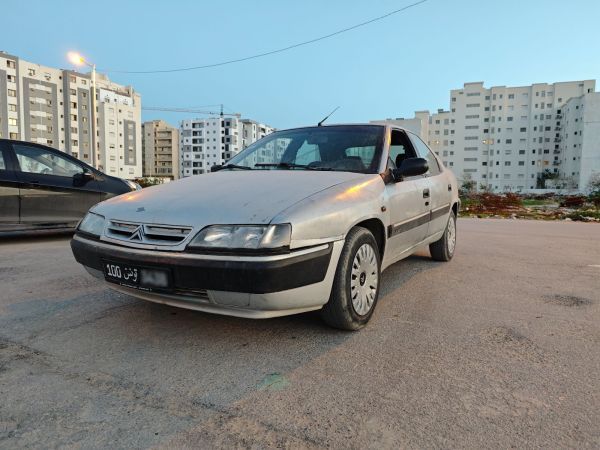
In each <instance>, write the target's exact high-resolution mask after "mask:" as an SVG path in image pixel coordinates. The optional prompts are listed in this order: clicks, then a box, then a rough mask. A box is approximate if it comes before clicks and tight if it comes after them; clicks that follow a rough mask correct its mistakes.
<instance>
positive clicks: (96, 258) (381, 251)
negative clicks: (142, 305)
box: [71, 125, 459, 329]
mask: <svg viewBox="0 0 600 450" xmlns="http://www.w3.org/2000/svg"><path fill="white" fill-rule="evenodd" d="M302 152H303V153H302ZM311 152H312V153H311ZM301 153H302V154H301ZM265 154H267V156H261V155H265ZM268 155H272V156H268ZM290 155H291V156H292V158H291V157H290ZM261 158H262V159H261ZM265 159H266V160H267V161H268V162H267V163H261V162H260V161H261V160H265ZM311 159H314V160H313V161H310V160H311ZM269 161H274V162H269ZM307 161H308V163H307ZM299 162H302V163H303V164H300V163H299ZM220 169H221V170H218V171H216V172H213V173H210V174H205V175H199V176H194V177H189V178H185V179H182V180H180V181H177V182H173V183H169V184H167V185H163V186H157V187H152V188H147V189H144V190H142V191H137V192H132V193H128V194H125V195H122V196H119V197H115V198H112V199H110V200H107V201H105V202H102V203H100V204H98V205H96V206H94V207H93V208H92V209H91V210H90V212H89V214H88V215H87V216H86V217H85V218H84V219H83V221H82V223H81V224H80V225H79V228H78V231H77V233H76V234H75V236H74V237H73V240H72V242H71V246H72V250H73V254H74V256H75V258H76V260H77V261H78V262H80V263H81V264H83V265H84V267H85V268H86V269H87V270H88V272H90V273H91V274H92V275H94V276H96V277H98V278H101V279H105V280H106V281H108V282H109V285H110V286H111V287H112V288H114V289H115V290H118V291H121V292H124V293H127V294H131V295H134V296H136V297H139V298H142V299H145V300H150V301H153V302H158V303H165V304H169V305H173V306H178V307H183V308H190V309H196V310H200V311H205V312H211V313H219V314H227V315H233V316H239V317H247V318H268V317H275V316H281V315H287V314H294V313H300V312H305V311H311V310H319V309H323V311H324V317H325V319H326V321H327V322H328V323H330V324H331V325H333V326H336V327H339V328H345V329H358V328H360V327H362V326H363V325H364V324H366V322H367V321H368V320H369V318H370V317H371V315H372V313H373V309H374V307H375V304H376V302H377V297H378V292H379V285H380V280H379V279H380V273H381V271H382V270H384V269H385V268H386V267H388V266H389V265H391V264H393V263H395V262H396V261H398V260H400V259H402V258H404V257H406V256H408V255H410V254H412V253H413V252H414V251H416V250H417V249H419V248H421V247H423V246H427V245H430V248H431V250H432V256H434V258H435V259H439V260H449V259H450V258H452V255H453V253H454V248H455V242H456V215H457V212H458V207H459V199H458V190H457V185H456V179H455V177H454V175H453V174H452V173H451V172H450V171H449V170H448V169H446V168H444V167H443V166H442V164H441V162H439V161H438V159H437V158H436V156H435V155H434V154H433V153H432V152H431V151H430V150H429V149H428V148H427V146H426V145H425V144H424V143H423V142H422V141H421V140H420V139H419V138H418V137H417V136H416V135H414V134H412V133H410V132H408V131H406V130H403V129H401V128H397V127H392V126H388V125H331V126H324V127H308V128H300V129H294V130H285V131H279V132H276V133H274V134H272V135H269V136H267V137H265V138H263V139H262V140H260V141H258V142H257V143H255V144H253V145H252V146H250V147H248V148H247V149H245V150H244V151H242V152H241V153H240V154H238V155H237V156H236V157H234V158H233V159H232V160H231V161H230V163H229V165H226V166H224V167H223V168H220ZM235 242H238V244H235ZM239 242H242V244H239Z"/></svg>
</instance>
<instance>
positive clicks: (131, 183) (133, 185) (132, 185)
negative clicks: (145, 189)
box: [123, 180, 142, 191]
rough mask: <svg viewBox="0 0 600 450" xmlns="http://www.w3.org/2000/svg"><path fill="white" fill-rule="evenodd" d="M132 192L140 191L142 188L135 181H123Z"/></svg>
mask: <svg viewBox="0 0 600 450" xmlns="http://www.w3.org/2000/svg"><path fill="white" fill-rule="evenodd" d="M123 181H124V182H125V183H126V184H127V186H129V188H130V189H131V190H132V191H139V190H140V189H142V187H141V186H140V185H139V184H137V183H136V182H135V181H130V180H123Z"/></svg>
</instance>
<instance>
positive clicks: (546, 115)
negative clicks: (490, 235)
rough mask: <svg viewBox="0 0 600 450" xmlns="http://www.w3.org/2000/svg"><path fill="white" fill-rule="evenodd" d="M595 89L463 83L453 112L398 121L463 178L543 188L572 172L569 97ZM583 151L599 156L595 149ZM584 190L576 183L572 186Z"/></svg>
mask: <svg viewBox="0 0 600 450" xmlns="http://www.w3.org/2000/svg"><path fill="white" fill-rule="evenodd" d="M594 90H595V81H594V80H584V81H571V82H561V83H553V84H545V83H540V84H533V85H531V86H521V87H506V86H494V87H491V88H485V87H484V85H483V82H477V83H465V84H464V86H463V88H462V89H453V90H452V91H450V110H448V111H444V110H438V112H437V113H434V114H431V115H429V114H428V113H427V112H426V111H419V112H418V113H415V118H413V119H404V120H400V121H397V120H396V121H394V123H398V124H399V125H402V124H403V123H407V124H408V125H409V127H408V129H411V130H417V129H418V133H419V135H420V136H421V138H422V139H424V140H425V141H427V142H428V144H429V145H430V147H431V149H432V150H433V151H435V152H436V153H437V154H438V155H439V156H440V157H441V159H442V161H443V163H444V164H445V165H446V166H447V167H449V168H451V169H452V170H453V171H454V173H455V174H456V176H457V177H458V178H459V179H460V180H471V181H474V182H475V183H476V185H477V187H478V188H486V189H490V190H492V191H495V192H506V191H513V192H527V191H531V190H536V189H540V188H545V187H546V186H545V180H546V179H547V178H561V177H564V176H565V174H566V173H567V172H568V171H569V170H570V169H568V168H567V167H565V168H564V169H563V168H562V167H561V165H562V164H563V161H564V160H565V156H566V155H567V154H568V153H569V151H570V149H568V148H566V147H565V145H564V144H563V143H562V138H561V130H562V128H563V125H564V122H563V120H564V119H563V117H562V113H563V109H564V106H565V104H566V103H567V102H568V101H569V100H570V99H573V98H577V97H582V96H585V95H588V94H591V93H593V92H594ZM417 114H418V116H417ZM415 120H417V121H420V122H421V125H420V126H416V125H415V123H414V122H415ZM425 122H427V123H425ZM415 132H417V131H415ZM586 142H587V141H586ZM584 144H585V143H582V145H584ZM587 145H588V147H589V146H590V145H591V142H590V143H588V144H587ZM585 154H589V155H590V156H589V158H598V159H600V153H599V150H598V148H597V147H596V148H592V147H590V148H589V149H587V150H586V153H585ZM570 172H580V171H579V170H575V171H574V170H570ZM582 188H583V187H582V186H581V185H580V183H577V187H576V188H574V189H582Z"/></svg>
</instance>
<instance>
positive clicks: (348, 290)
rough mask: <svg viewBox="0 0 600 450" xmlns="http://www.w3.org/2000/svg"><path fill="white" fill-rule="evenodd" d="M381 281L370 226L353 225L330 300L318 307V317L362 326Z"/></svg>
mask: <svg viewBox="0 0 600 450" xmlns="http://www.w3.org/2000/svg"><path fill="white" fill-rule="evenodd" d="M353 266H356V267H353ZM353 272H354V273H353ZM380 284H381V261H380V257H379V248H378V246H377V241H375V238H374V237H373V235H372V234H371V232H370V231H369V230H367V229H365V228H361V227H355V228H352V229H351V230H350V232H349V233H348V235H347V236H346V242H345V243H344V248H343V249H342V253H341V255H340V260H339V262H338V266H337V269H336V273H335V279H334V281H333V287H332V289H331V295H330V296H329V302H327V304H326V305H325V306H324V307H323V309H322V310H321V317H322V318H323V320H324V321H325V322H326V323H327V324H328V325H330V326H332V327H334V328H340V329H342V330H351V331H354V330H359V329H361V328H362V327H364V326H365V325H366V324H367V322H368V321H369V319H371V316H372V315H373V311H374V310H375V306H376V305H377V299H378V298H379V287H380ZM353 297H354V300H353Z"/></svg>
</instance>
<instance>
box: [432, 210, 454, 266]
mask: <svg viewBox="0 0 600 450" xmlns="http://www.w3.org/2000/svg"><path fill="white" fill-rule="evenodd" d="M455 248H456V214H454V211H453V210H450V215H449V217H448V223H447V224H446V230H445V231H444V234H443V235H442V237H441V238H440V239H439V240H437V241H435V242H434V243H433V244H430V245H429V252H430V253H431V257H432V258H433V259H434V260H436V261H450V260H451V259H452V257H453V256H454V249H455Z"/></svg>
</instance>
